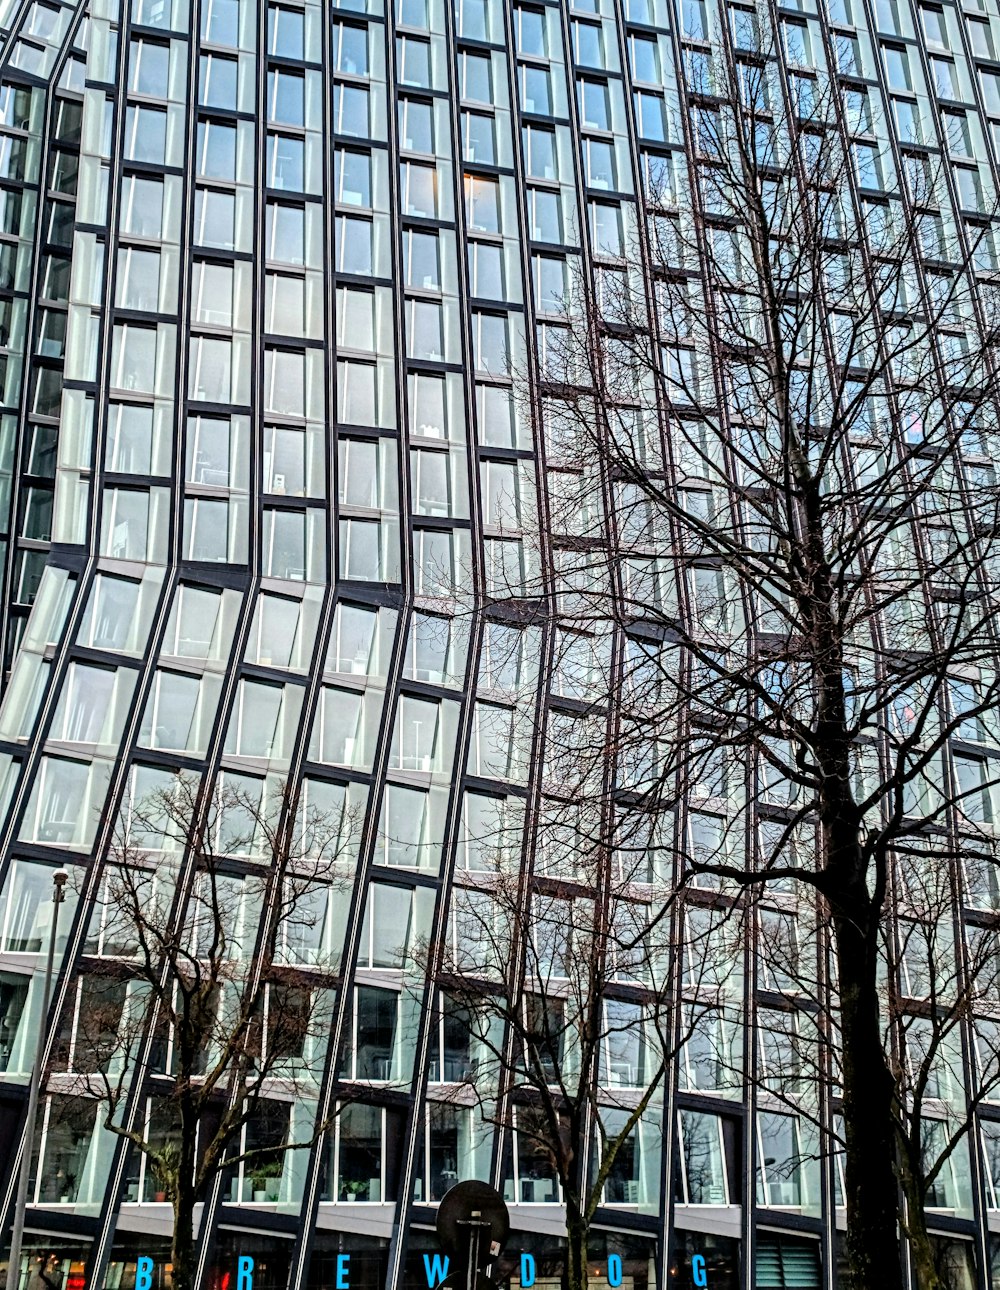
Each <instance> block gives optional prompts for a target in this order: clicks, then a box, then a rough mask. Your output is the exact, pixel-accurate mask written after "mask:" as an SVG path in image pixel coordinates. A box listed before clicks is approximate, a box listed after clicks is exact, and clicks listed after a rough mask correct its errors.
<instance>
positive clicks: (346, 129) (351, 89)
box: [333, 81, 371, 139]
mask: <svg viewBox="0 0 1000 1290" xmlns="http://www.w3.org/2000/svg"><path fill="white" fill-rule="evenodd" d="M333 130H334V134H346V135H352V136H353V137H354V138H356V139H366V138H368V135H369V134H370V133H371V122H370V120H369V112H368V90H367V89H365V88H364V87H363V86H360V85H345V84H344V82H343V81H337V82H335V83H334V87H333Z"/></svg>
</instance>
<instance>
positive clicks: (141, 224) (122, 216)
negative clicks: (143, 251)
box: [118, 175, 163, 238]
mask: <svg viewBox="0 0 1000 1290" xmlns="http://www.w3.org/2000/svg"><path fill="white" fill-rule="evenodd" d="M118 225H119V228H120V229H121V231H122V232H123V233H129V234H131V235H132V236H134V237H149V238H160V237H161V236H162V234H163V184H162V182H161V181H160V180H158V179H144V178H142V177H141V176H139V175H126V176H125V178H124V179H123V180H122V193H121V205H120V207H119V212H118Z"/></svg>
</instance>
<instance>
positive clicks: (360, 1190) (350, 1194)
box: [344, 1178, 368, 1200]
mask: <svg viewBox="0 0 1000 1290" xmlns="http://www.w3.org/2000/svg"><path fill="white" fill-rule="evenodd" d="M344 1186H345V1188H346V1190H347V1199H348V1200H367V1199H368V1183H367V1182H366V1181H363V1180H362V1179H361V1178H352V1179H351V1180H350V1182H347V1183H345V1184H344Z"/></svg>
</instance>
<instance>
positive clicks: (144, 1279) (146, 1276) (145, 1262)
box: [135, 1254, 153, 1290]
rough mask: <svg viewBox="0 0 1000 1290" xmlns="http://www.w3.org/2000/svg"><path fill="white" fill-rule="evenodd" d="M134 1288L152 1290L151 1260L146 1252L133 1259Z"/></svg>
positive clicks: (136, 1289)
mask: <svg viewBox="0 0 1000 1290" xmlns="http://www.w3.org/2000/svg"><path fill="white" fill-rule="evenodd" d="M135 1290H153V1260H152V1259H151V1258H150V1257H149V1255H148V1254H140V1255H139V1257H138V1258H137V1259H136V1261H135Z"/></svg>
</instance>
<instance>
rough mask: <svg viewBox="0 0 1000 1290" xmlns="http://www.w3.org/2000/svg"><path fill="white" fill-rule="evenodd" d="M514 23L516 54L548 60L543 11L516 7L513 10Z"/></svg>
mask: <svg viewBox="0 0 1000 1290" xmlns="http://www.w3.org/2000/svg"><path fill="white" fill-rule="evenodd" d="M514 23H515V29H516V32H517V52H518V53H519V54H527V55H530V56H534V57H536V58H548V44H547V41H546V38H545V13H544V11H543V10H541V9H526V8H523V7H518V8H517V9H515V10H514Z"/></svg>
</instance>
